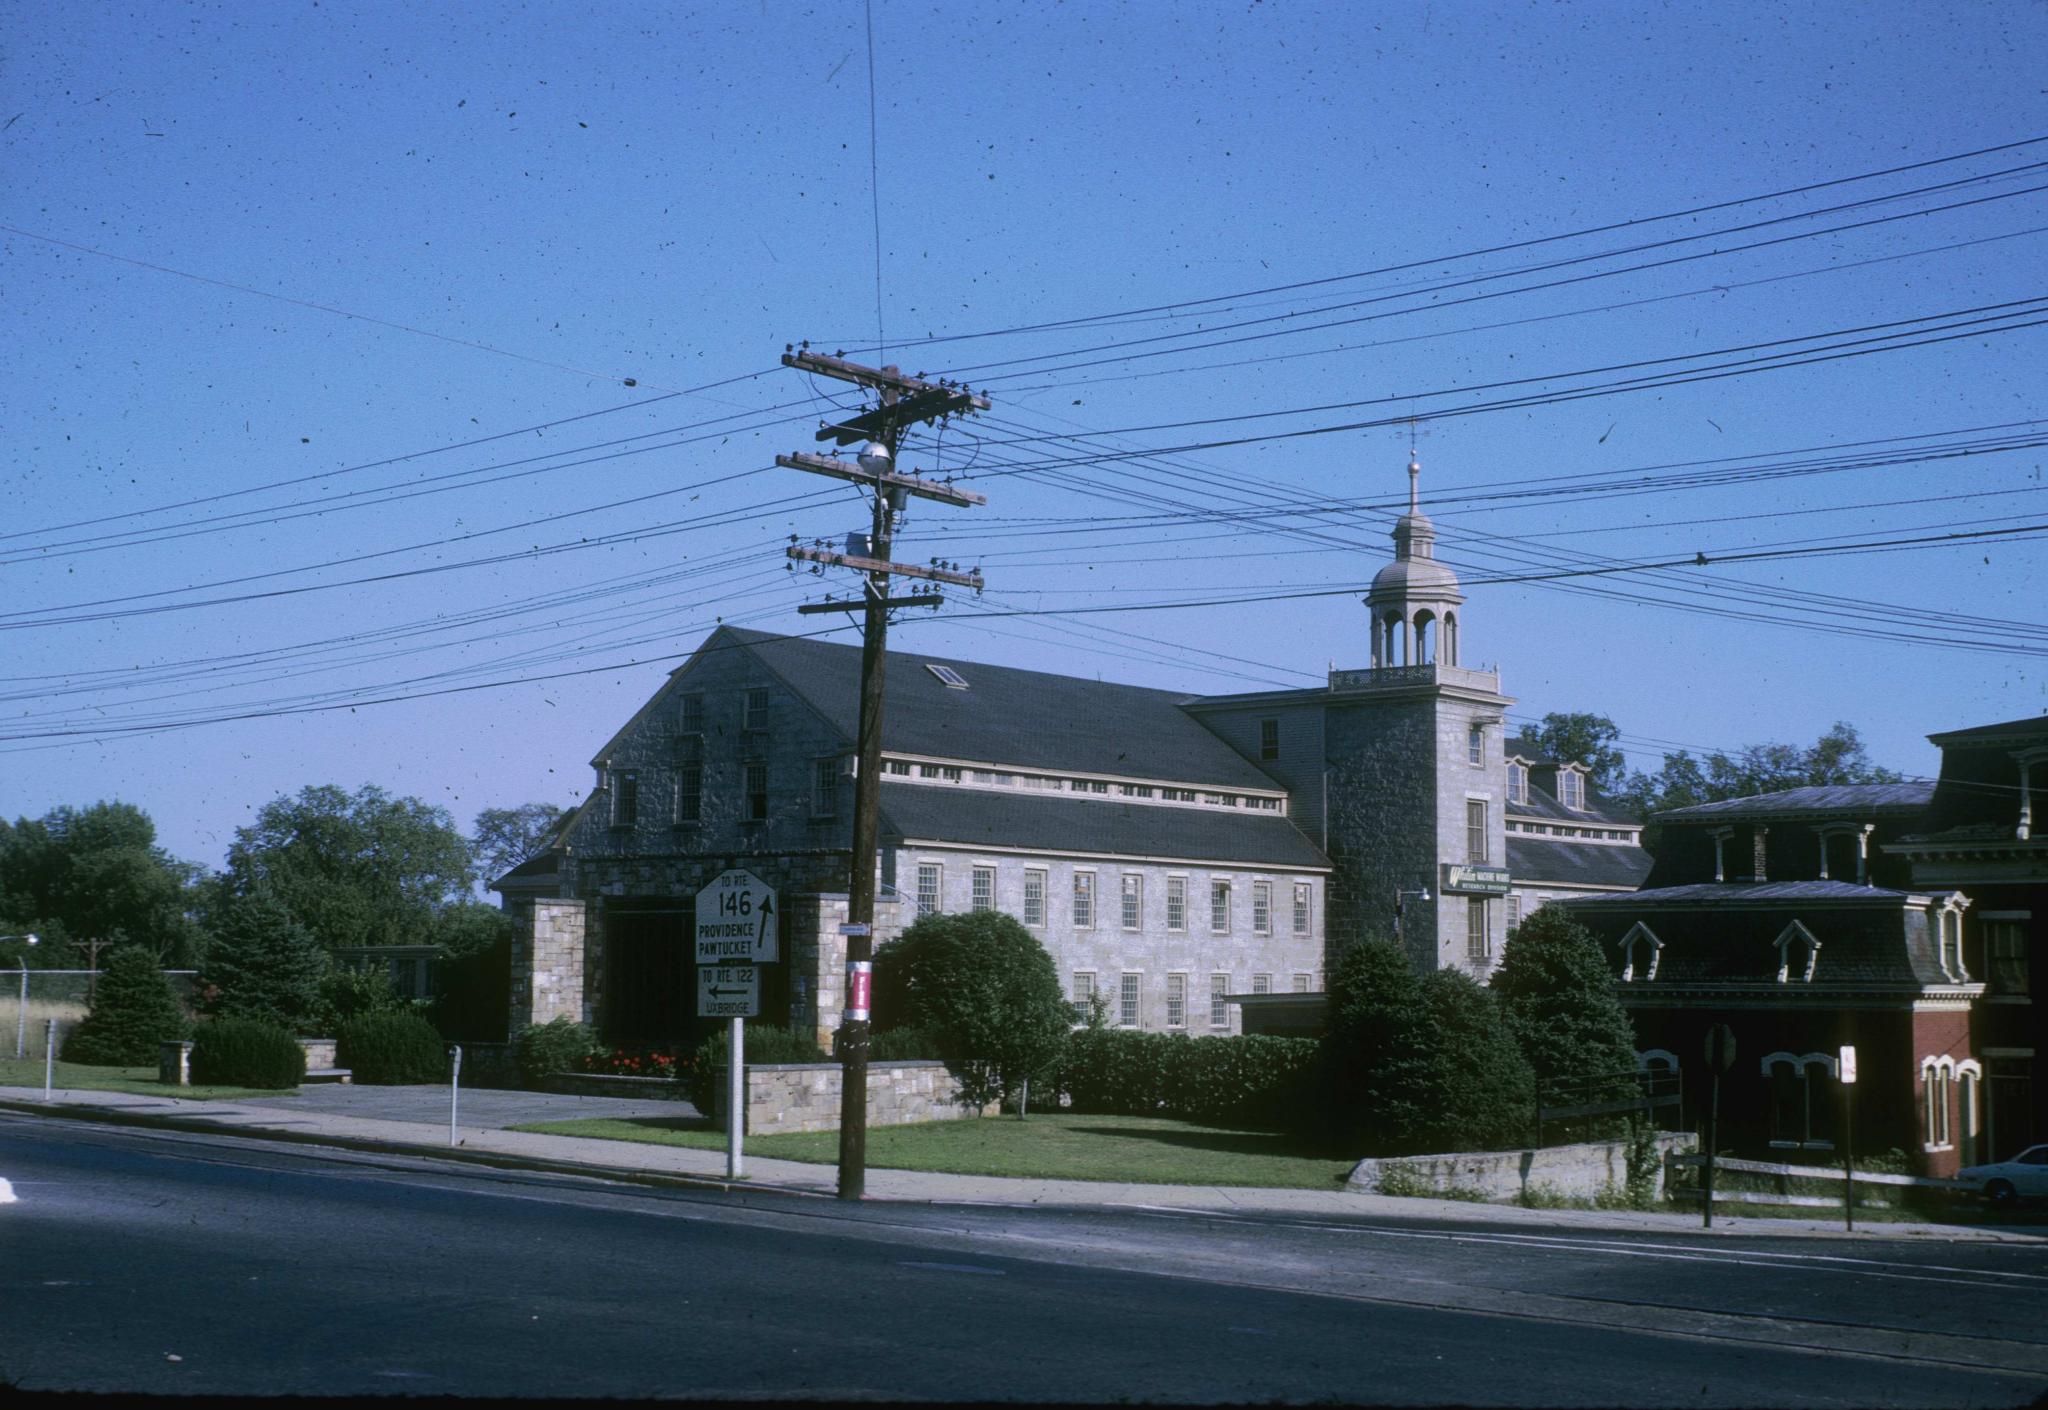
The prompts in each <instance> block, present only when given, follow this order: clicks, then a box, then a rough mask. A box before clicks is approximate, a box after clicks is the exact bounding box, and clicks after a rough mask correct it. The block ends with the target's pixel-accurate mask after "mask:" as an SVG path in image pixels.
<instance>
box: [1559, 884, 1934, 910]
mask: <svg viewBox="0 0 2048 1410" xmlns="http://www.w3.org/2000/svg"><path fill="white" fill-rule="evenodd" d="M1909 894H1920V895H1925V894H1927V893H1925V892H1920V893H1908V892H1905V891H1887V890H1885V889H1884V888H1883V887H1881V886H1858V885H1857V884H1856V883H1855V882H1853V881H1700V882H1694V883H1692V884H1690V885H1686V886H1659V887H1657V888H1655V889H1654V890H1650V891H1631V892H1629V893H1628V894H1627V895H1622V896H1587V897H1584V898H1583V899H1574V900H1573V901H1572V904H1573V905H1574V906H1606V905H1636V906H1641V905H1653V906H1700V905H1715V904H1721V905H1744V906H1753V905H1768V904H1774V903H1779V902H1784V903H1796V902H1813V901H1818V902H1843V901H1852V902H1853V901H1871V902H1877V901H1894V902H1895V901H1903V900H1905V899H1906V897H1907V896H1908V895H1909Z"/></svg>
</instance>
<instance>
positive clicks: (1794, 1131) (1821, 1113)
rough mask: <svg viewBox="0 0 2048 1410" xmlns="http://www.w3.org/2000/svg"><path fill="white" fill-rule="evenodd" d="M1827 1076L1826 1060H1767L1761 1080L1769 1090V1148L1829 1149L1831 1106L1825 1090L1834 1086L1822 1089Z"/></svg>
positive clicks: (1775, 1058)
mask: <svg viewBox="0 0 2048 1410" xmlns="http://www.w3.org/2000/svg"><path fill="white" fill-rule="evenodd" d="M1831 1075H1832V1074H1831V1064H1830V1063H1829V1061H1828V1059H1826V1058H1818V1059H1816V1060H1814V1061H1811V1062H1808V1061H1802V1060H1800V1059H1798V1058H1793V1057H1790V1056H1774V1057H1773V1058H1772V1059H1771V1061H1770V1065H1769V1066H1768V1067H1766V1068H1765V1069H1764V1077H1765V1080H1767V1081H1768V1082H1769V1083H1770V1087H1771V1144H1772V1145H1774V1146H1809V1147H1814V1148H1818V1149H1821V1150H1828V1149H1832V1147H1833V1142H1832V1141H1830V1140H1829V1139H1828V1134H1829V1129H1830V1125H1831V1123H1830V1121H1829V1116H1830V1109H1831V1108H1832V1106H1833V1105H1834V1103H1833V1102H1832V1101H1831V1099H1830V1098H1831V1097H1832V1093H1831V1092H1830V1091H1829V1090H1828V1088H1832V1087H1833V1086H1834V1085H1835V1084H1834V1083H1833V1082H1827V1083H1826V1084H1825V1086H1823V1085H1822V1081H1823V1079H1825V1078H1827V1077H1829V1076H1831ZM1816 1088H1819V1090H1816Z"/></svg>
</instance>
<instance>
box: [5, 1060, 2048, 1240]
mask: <svg viewBox="0 0 2048 1410" xmlns="http://www.w3.org/2000/svg"><path fill="white" fill-rule="evenodd" d="M336 1090H344V1089H336ZM355 1090H356V1091H357V1092H359V1093H361V1096H360V1097H358V1098H355V1099H353V1100H354V1101H355V1102H357V1103H358V1104H360V1105H361V1106H362V1107H363V1108H364V1109H365V1110H374V1109H379V1108H382V1109H384V1110H386V1111H389V1110H391V1109H393V1108H394V1107H395V1108H396V1109H398V1110H401V1111H403V1112H404V1113H405V1115H406V1117H407V1118H408V1119H394V1118H393V1117H391V1116H389V1115H368V1114H363V1115H356V1114H351V1113H349V1112H347V1111H343V1110H339V1109H337V1108H338V1107H340V1106H342V1105H344V1104H345V1100H344V1099H340V1098H336V1097H333V1096H329V1097H328V1098H327V1099H326V1100H324V1101H321V1102H318V1103H305V1104H300V1103H299V1102H297V1101H295V1100H293V1099H290V1098H280V1099H275V1100H272V1099H262V1098H259V1099H257V1100H254V1101H233V1102H230V1101H193V1100H184V1099H177V1098H171V1097H156V1096H144V1095H140V1094H137V1093H130V1092H101V1091H80V1090H70V1089H63V1088H59V1089H57V1090H56V1091H54V1092H53V1093H52V1094H51V1098H50V1100H49V1101H48V1102H47V1103H46V1102H44V1100H43V1094H42V1092H41V1090H40V1089H37V1088H26V1087H0V1111H7V1112H16V1113H21V1114H26V1115H37V1116H46V1117H50V1118H54V1119H69V1120H82V1121H97V1122H102V1123H109V1124H116V1125H128V1126H150V1127H157V1128H160V1129H169V1130H180V1131H191V1132H209V1133H216V1134H228V1135H236V1136H244V1137H254V1138H257V1139H263V1140H276V1141H286V1142H292V1143H295V1144H303V1145H315V1146H328V1147H335V1148H340V1149H345V1150H355V1151H369V1152H377V1153H383V1154H404V1155H416V1156H426V1157H436V1158H442V1159H455V1160H462V1161H468V1162H472V1163H478V1164H486V1165H492V1166H496V1167H499V1168H510V1169H528V1170H544V1171H551V1172H558V1173H581V1174H587V1175H600V1176H605V1177H609V1178H615V1179H628V1180H636V1181H641V1182H648V1183H660V1184H681V1185H690V1186H698V1187H705V1188H715V1189H726V1190H750V1191H762V1192H776V1193H781V1194H786V1195H789V1196H792V1197H796V1198H807V1197H808V1198H829V1197H831V1196H832V1195H833V1194H834V1191H835V1189H836V1184H837V1172H836V1170H835V1169H834V1168H833V1167H832V1166H829V1165H811V1164H807V1163H803V1162H799V1161H791V1160H769V1159H764V1158H761V1157H758V1156H754V1155H748V1156H747V1157H746V1161H745V1177H744V1178H743V1179H741V1180H738V1181H732V1180H728V1179H727V1178H726V1175H725V1153H724V1152H723V1151H716V1150H694V1149H689V1148H686V1147H682V1146H656V1145H640V1144H637V1143H634V1142H630V1141H605V1140H596V1139H592V1138H589V1137H580V1136H551V1135H539V1134H536V1133H533V1132H525V1131H508V1130H503V1129H500V1128H497V1127H494V1126H492V1125H489V1124H487V1123H488V1121H489V1119H490V1118H489V1115H487V1114H486V1112H485V1111H484V1110H479V1111H478V1112H477V1113H476V1114H477V1115H479V1116H483V1117H485V1121H484V1122H479V1123H472V1122H471V1121H470V1120H468V1119H466V1118H467V1116H468V1115H469V1112H468V1108H469V1106H470V1105H471V1104H472V1103H476V1104H478V1105H479V1106H480V1107H488V1106H490V1105H491V1104H492V1103H491V1099H492V1098H514V1097H516V1098H521V1099H525V1100H524V1102H520V1103H512V1104H510V1108H511V1109H512V1110H513V1111H514V1112H515V1119H518V1120H548V1119H564V1118H565V1117H566V1116H568V1115H574V1114H583V1115H588V1114H592V1113H591V1112H589V1111H587V1110H581V1108H587V1107H589V1106H591V1105H592V1104H593V1103H595V1104H598V1108H599V1111H600V1112H601V1114H603V1115H608V1116H635V1115H644V1114H647V1113H645V1112H642V1111H640V1110H638V1108H640V1107H642V1106H645V1105H648V1104H646V1103H634V1102H619V1101H617V1100H615V1099H610V1098H603V1097H599V1098H575V1099H561V1100H564V1101H565V1102H573V1103H574V1104H575V1108H577V1109H573V1110H572V1109H568V1108H566V1107H565V1108H564V1109H563V1110H561V1111H559V1112H557V1111H553V1110H551V1111H550V1112H548V1113H546V1114H535V1115H528V1114H524V1110H523V1108H524V1106H525V1105H526V1104H529V1103H530V1102H531V1101H532V1100H533V1099H535V1098H541V1099H542V1100H546V1096H545V1094H535V1093H517V1094H513V1093H495V1092H491V1091H489V1090H488V1089H482V1090H479V1091H477V1092H474V1093H472V1092H468V1091H465V1092H464V1093H463V1098H462V1101H463V1105H464V1113H463V1114H464V1116H465V1119H464V1120H463V1122H462V1124H461V1125H460V1126H459V1127H458V1128H457V1132H456V1140H457V1144H456V1145H454V1146H453V1147H451V1146H450V1145H449V1139H448V1120H447V1106H446V1093H447V1089H446V1088H392V1089H384V1090H385V1091H387V1092H396V1093H400V1094H402V1096H404V1097H406V1098H409V1099H408V1100H401V1101H398V1102H391V1101H381V1102H380V1101H378V1100H377V1093H378V1089H355ZM427 1094H438V1097H439V1101H438V1103H437V1104H436V1105H438V1117H437V1118H436V1119H428V1118H427V1114H426V1113H427V1103H426V1102H425V1101H424V1100H423V1098H424V1097H425V1096H426V1095H427ZM498 1104H499V1105H507V1103H505V1102H500V1103H498ZM628 1107H631V1108H634V1110H626V1108H628ZM687 1110H688V1109H687V1108H684V1107H680V1106H679V1105H677V1104H675V1103H664V1104H661V1106H660V1114H663V1115H681V1114H684V1113H685V1112H686V1111H687ZM4 1173H5V1171H4V1170H0V1174H4ZM867 1191H868V1198H869V1199H870V1200H876V1201H899V1202H906V1203H917V1204H992V1205H1010V1206H1032V1205H1036V1206H1042V1207H1048V1208H1060V1207H1065V1208H1076V1209H1080V1208H1094V1209H1119V1208H1121V1209H1137V1208H1142V1209H1153V1210H1177V1211H1187V1212H1190V1213H1195V1212H1206V1213H1211V1214H1236V1215H1241V1216H1259V1217H1274V1216H1284V1217H1292V1218H1343V1219H1345V1220H1348V1221H1354V1222H1355V1221H1358V1220H1361V1219H1392V1218H1403V1219H1417V1218H1423V1219H1428V1220H1431V1221H1433V1222H1439V1223H1469V1224H1475V1225H1478V1224H1485V1225H1491V1226H1495V1227H1498V1226H1500V1225H1503V1224H1507V1225H1512V1226H1515V1227H1517V1228H1527V1229H1530V1230H1532V1231H1535V1230H1554V1231H1557V1232H1564V1231H1567V1230H1569V1231H1575V1232H1580V1233H1587V1232H1595V1231H1599V1230H1609V1231H1615V1232H1622V1231H1626V1232H1630V1233H1638V1234H1640V1233H1646V1232H1651V1231H1655V1232H1660V1233H1668V1234H1672V1235H1683V1236H1685V1237H1687V1238H1700V1237H1708V1238H1711V1237H1716V1236H1720V1237H1749V1238H1754V1237H1759V1236H1764V1237H1772V1236H1775V1237H1782V1238H1846V1237H1855V1238H1878V1239H1914V1240H1918V1241H1922V1242H1943V1241H1959V1240H1968V1241H1972V1242H1984V1241H1988V1242H2011V1243H2038V1242H2042V1241H2043V1240H2044V1239H2048V1229H2040V1230H2035V1229H2029V1228H2019V1227H1951V1226H1949V1225H1937V1224H1896V1223H1885V1224H1876V1223H1873V1224H1870V1225H1867V1226H1860V1227H1858V1229H1857V1230H1856V1232H1855V1234H1854V1235H1853V1236H1851V1235H1847V1234H1845V1233H1844V1231H1843V1229H1842V1226H1841V1223H1840V1221H1839V1220H1824V1219H1759V1218H1755V1217H1751V1216H1744V1215H1739V1214H1724V1213H1719V1212H1717V1213H1716V1214H1715V1217H1714V1227H1713V1228H1712V1229H1711V1230H1706V1229H1702V1228H1701V1227H1700V1221H1699V1219H1698V1217H1697V1216H1695V1215H1690V1214H1675V1213H1673V1214H1666V1213H1639V1212H1636V1211H1632V1210H1590V1209H1523V1208H1521V1207H1519V1206H1516V1205H1500V1204H1467V1203H1461V1202H1458V1201H1454V1200H1429V1199H1406V1198H1396V1197H1393V1196H1388V1195H1371V1194H1360V1193H1356V1192H1353V1191H1350V1190H1343V1189H1331V1190H1281V1189H1262V1188H1244V1187H1233V1186H1220V1185H1146V1184H1109V1183H1101V1182H1096V1181H1086V1180H1029V1179H1012V1178H1005V1177H1000V1176H987V1175H943V1174H934V1173H930V1172H926V1171H917V1170H884V1169H875V1168H870V1169H869V1171H868V1176H867Z"/></svg>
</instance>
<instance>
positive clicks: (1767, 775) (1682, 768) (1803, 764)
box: [1620, 720, 1899, 817]
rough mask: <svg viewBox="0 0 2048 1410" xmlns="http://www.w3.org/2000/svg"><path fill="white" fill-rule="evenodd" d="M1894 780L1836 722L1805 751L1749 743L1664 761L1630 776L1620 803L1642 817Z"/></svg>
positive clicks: (1855, 736) (1859, 739)
mask: <svg viewBox="0 0 2048 1410" xmlns="http://www.w3.org/2000/svg"><path fill="white" fill-rule="evenodd" d="M1898 781H1899V775H1898V774H1896V773H1894V772H1893V771H1892V770H1890V769H1887V768H1884V767H1883V766H1881V765H1878V764H1874V763H1872V762H1871V760H1870V754H1869V752H1868V750H1867V749H1866V748H1865V747H1864V744H1863V738H1862V736H1861V735H1859V734H1858V733H1857V732H1856V727H1855V726H1854V725H1852V724H1850V723H1848V722H1847V721H1846V720H1837V721H1835V723H1834V724H1833V725H1832V726H1830V727H1829V729H1828V730H1827V732H1826V733H1825V734H1823V735H1821V737H1820V738H1819V739H1818V740H1816V741H1814V743H1813V744H1812V745H1810V746H1807V747H1805V748H1801V747H1799V746H1798V745H1793V744H1752V745H1749V746H1747V747H1746V748H1743V749H1740V750H1737V751H1736V752H1735V753H1734V754H1723V753H1720V752H1718V751H1717V752H1715V753H1712V754H1708V755H1706V756H1705V757H1704V758H1699V759H1695V758H1694V757H1693V756H1692V755H1691V754H1689V753H1687V752H1686V751H1685V750H1682V749H1681V750H1680V751H1679V752H1677V753H1676V754H1666V755H1665V756H1664V764H1663V767H1662V768H1660V769H1659V770H1658V771H1657V772H1656V773H1654V774H1646V773H1641V772H1637V773H1633V774H1630V775H1629V777H1628V781H1627V782H1626V783H1625V784H1624V785H1622V787H1621V789H1620V793H1621V796H1622V798H1623V799H1624V800H1625V801H1627V802H1628V803H1629V804H1630V805H1631V806H1632V807H1634V808H1635V809H1636V810H1637V811H1638V812H1639V813H1641V814H1642V815H1643V816H1645V817H1647V816H1649V815H1650V814H1652V813H1659V812H1664V811H1666V810H1668V809H1671V808H1689V807H1692V806H1693V805H1694V804H1696V803H1718V802H1720V801H1721V800H1722V799H1724V798H1746V797H1748V796H1749V795H1751V794H1754V793H1775V792H1777V791H1778V790H1780V789H1786V788H1806V787H1812V786H1816V785H1836V784H1849V783H1897V782H1898Z"/></svg>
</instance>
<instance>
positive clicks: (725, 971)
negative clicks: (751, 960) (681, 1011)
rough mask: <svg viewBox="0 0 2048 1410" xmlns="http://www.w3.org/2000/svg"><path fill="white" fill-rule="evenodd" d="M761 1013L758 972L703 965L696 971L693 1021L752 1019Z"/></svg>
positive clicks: (735, 966)
mask: <svg viewBox="0 0 2048 1410" xmlns="http://www.w3.org/2000/svg"><path fill="white" fill-rule="evenodd" d="M760 1012H761V971H760V970H758V969H756V968H755V967H754V966H753V965H750V964H707V965H704V966H703V967H701V968H700V969H698V971H697V1017H699V1018H752V1017H754V1016H755V1015H756V1014H758V1013H760Z"/></svg>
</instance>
